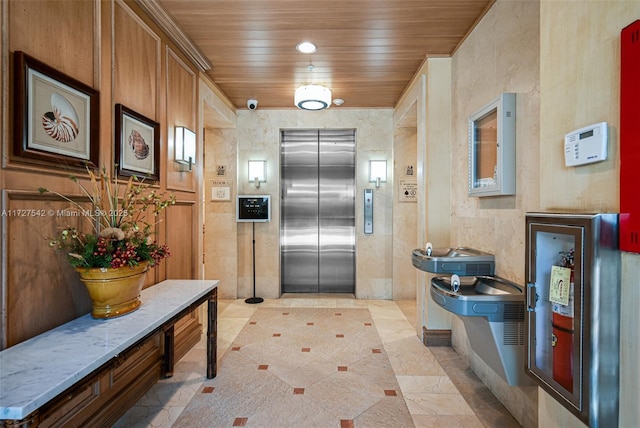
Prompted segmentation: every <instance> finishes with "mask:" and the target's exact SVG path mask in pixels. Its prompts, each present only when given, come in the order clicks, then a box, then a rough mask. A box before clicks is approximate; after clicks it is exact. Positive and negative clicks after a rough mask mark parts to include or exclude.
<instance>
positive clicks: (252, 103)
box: [247, 100, 258, 110]
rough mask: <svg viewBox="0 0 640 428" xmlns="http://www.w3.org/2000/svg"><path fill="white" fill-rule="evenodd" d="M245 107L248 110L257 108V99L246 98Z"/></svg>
mask: <svg viewBox="0 0 640 428" xmlns="http://www.w3.org/2000/svg"><path fill="white" fill-rule="evenodd" d="M247 107H248V108H249V110H255V109H257V108H258V100H247Z"/></svg>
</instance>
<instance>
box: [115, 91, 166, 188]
mask: <svg viewBox="0 0 640 428" xmlns="http://www.w3.org/2000/svg"><path fill="white" fill-rule="evenodd" d="M115 113H116V117H115V125H116V129H115V145H116V147H115V155H116V157H115V159H116V164H117V173H118V175H119V176H125V177H131V176H137V177H140V178H144V179H145V180H151V181H158V180H159V179H160V124H159V123H158V122H155V121H153V120H151V119H149V118H148V117H145V116H143V115H141V114H140V113H136V112H135V111H133V110H131V109H130V108H128V107H125V106H124V105H122V104H116V112H115Z"/></svg>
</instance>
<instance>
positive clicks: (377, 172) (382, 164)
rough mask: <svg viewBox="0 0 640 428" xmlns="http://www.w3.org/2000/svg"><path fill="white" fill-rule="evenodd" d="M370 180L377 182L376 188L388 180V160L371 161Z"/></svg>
mask: <svg viewBox="0 0 640 428" xmlns="http://www.w3.org/2000/svg"><path fill="white" fill-rule="evenodd" d="M369 181H370V182H371V183H376V188H378V187H380V183H386V182H387V161H386V160H372V161H369Z"/></svg>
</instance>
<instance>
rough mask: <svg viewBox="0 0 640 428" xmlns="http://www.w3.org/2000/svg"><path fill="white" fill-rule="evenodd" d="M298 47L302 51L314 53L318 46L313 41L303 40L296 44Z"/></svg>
mask: <svg viewBox="0 0 640 428" xmlns="http://www.w3.org/2000/svg"><path fill="white" fill-rule="evenodd" d="M296 49H297V50H298V51H299V52H302V53H314V52H315V51H316V50H317V49H318V47H317V46H316V45H314V44H313V43H311V42H302V43H299V44H298V46H296Z"/></svg>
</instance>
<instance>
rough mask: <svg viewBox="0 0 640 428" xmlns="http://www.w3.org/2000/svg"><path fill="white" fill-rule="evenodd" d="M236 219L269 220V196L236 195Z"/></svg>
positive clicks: (247, 220) (248, 220)
mask: <svg viewBox="0 0 640 428" xmlns="http://www.w3.org/2000/svg"><path fill="white" fill-rule="evenodd" d="M236 221H239V222H267V221H271V196H269V195H238V198H237V204H236Z"/></svg>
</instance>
